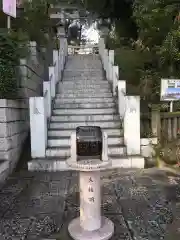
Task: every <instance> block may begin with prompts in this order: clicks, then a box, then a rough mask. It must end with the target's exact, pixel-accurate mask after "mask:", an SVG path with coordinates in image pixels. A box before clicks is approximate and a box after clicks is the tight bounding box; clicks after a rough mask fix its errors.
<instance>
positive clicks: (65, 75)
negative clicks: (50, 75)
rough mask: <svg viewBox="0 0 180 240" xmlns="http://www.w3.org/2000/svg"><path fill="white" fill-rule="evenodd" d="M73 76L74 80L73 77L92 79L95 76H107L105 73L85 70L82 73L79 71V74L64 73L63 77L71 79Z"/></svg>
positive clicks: (96, 77) (97, 77) (100, 77)
mask: <svg viewBox="0 0 180 240" xmlns="http://www.w3.org/2000/svg"><path fill="white" fill-rule="evenodd" d="M69 78H71V79H72V80H73V79H85V78H86V79H91V78H95V79H99V80H100V79H103V78H105V77H104V74H103V73H101V74H99V73H91V74H90V73H87V74H84V73H83V72H82V73H79V74H76V73H73V72H72V73H63V79H64V80H65V79H69Z"/></svg>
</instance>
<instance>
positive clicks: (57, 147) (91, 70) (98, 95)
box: [28, 55, 142, 171]
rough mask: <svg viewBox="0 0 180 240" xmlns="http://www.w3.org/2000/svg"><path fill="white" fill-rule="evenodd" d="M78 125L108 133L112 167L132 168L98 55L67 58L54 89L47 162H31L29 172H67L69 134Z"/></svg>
mask: <svg viewBox="0 0 180 240" xmlns="http://www.w3.org/2000/svg"><path fill="white" fill-rule="evenodd" d="M78 126H100V127H101V128H102V130H104V131H105V132H106V133H107V134H108V155H109V158H111V159H112V165H113V167H125V168H126V167H127V168H129V167H131V166H132V159H131V158H129V157H128V156H127V153H126V146H125V145H124V139H123V129H121V122H120V118H119V116H118V113H117V110H116V106H115V101H114V98H113V95H112V91H111V86H110V84H109V83H108V81H107V80H106V79H105V77H104V72H103V69H102V64H101V61H100V58H99V56H98V55H74V56H68V61H67V64H66V68H65V70H64V75H63V81H62V82H60V83H59V84H58V87H57V90H56V98H55V100H54V106H53V110H52V116H51V119H50V123H49V128H48V140H47V149H46V159H35V160H32V161H31V162H30V163H29V164H28V168H29V170H37V169H38V170H43V169H44V170H52V171H53V170H66V162H65V161H66V159H67V158H68V157H69V156H70V144H71V142H70V137H71V133H72V131H74V130H75V129H76V127H78ZM135 158H136V157H135ZM137 158H138V159H139V158H140V159H142V157H140V156H137Z"/></svg>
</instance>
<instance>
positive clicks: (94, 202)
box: [67, 126, 114, 240]
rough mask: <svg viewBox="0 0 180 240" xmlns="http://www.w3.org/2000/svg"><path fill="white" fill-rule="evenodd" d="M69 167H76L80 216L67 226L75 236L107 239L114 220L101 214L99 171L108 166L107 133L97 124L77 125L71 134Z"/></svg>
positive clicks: (81, 238)
mask: <svg viewBox="0 0 180 240" xmlns="http://www.w3.org/2000/svg"><path fill="white" fill-rule="evenodd" d="M67 164H68V166H69V169H70V170H76V171H79V185H80V217H78V218H76V219H73V220H72V221H71V222H70V224H69V227H68V230H69V234H70V235H71V237H72V238H73V239H75V240H90V239H91V240H108V239H110V238H111V237H112V235H113V232H114V224H113V223H112V222H111V221H110V220H109V219H108V218H106V217H104V216H101V187H100V171H101V170H105V169H106V168H108V167H109V166H110V161H109V160H108V156H107V135H106V134H105V133H102V131H101V128H100V127H95V126H93V127H89V126H85V127H78V128H77V129H76V133H73V134H72V136H71V157H70V158H69V159H68V160H67Z"/></svg>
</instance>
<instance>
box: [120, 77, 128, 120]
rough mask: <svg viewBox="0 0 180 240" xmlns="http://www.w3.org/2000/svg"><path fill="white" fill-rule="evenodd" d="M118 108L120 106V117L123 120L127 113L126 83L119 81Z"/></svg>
mask: <svg viewBox="0 0 180 240" xmlns="http://www.w3.org/2000/svg"><path fill="white" fill-rule="evenodd" d="M118 106H119V116H120V118H121V119H123V118H124V116H125V111H126V81H124V80H119V81H118Z"/></svg>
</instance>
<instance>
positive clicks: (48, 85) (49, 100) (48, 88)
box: [43, 81, 51, 118]
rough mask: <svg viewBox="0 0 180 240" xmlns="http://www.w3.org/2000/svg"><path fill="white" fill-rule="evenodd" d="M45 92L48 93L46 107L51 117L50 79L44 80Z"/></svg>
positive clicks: (48, 115)
mask: <svg viewBox="0 0 180 240" xmlns="http://www.w3.org/2000/svg"><path fill="white" fill-rule="evenodd" d="M43 93H44V96H45V95H46V101H45V109H46V112H47V117H48V118H50V117H51V83H50V81H47V82H43Z"/></svg>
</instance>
